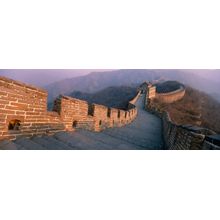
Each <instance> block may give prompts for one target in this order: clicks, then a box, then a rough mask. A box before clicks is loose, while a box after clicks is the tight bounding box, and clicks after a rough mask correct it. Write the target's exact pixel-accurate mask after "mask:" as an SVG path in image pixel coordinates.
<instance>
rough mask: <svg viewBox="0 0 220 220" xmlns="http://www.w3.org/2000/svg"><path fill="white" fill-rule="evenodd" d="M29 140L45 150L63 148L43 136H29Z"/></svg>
mask: <svg viewBox="0 0 220 220" xmlns="http://www.w3.org/2000/svg"><path fill="white" fill-rule="evenodd" d="M31 141H33V142H34V143H36V144H38V145H40V146H42V147H44V148H45V149H47V150H63V148H62V147H61V146H60V145H59V146H57V145H56V144H55V142H54V141H51V140H50V139H47V138H45V137H44V136H42V137H37V136H36V137H33V138H31Z"/></svg>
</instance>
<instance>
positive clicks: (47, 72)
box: [0, 69, 110, 86]
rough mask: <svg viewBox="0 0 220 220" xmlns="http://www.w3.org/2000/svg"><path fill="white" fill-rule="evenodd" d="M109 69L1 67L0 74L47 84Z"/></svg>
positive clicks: (33, 82)
mask: <svg viewBox="0 0 220 220" xmlns="http://www.w3.org/2000/svg"><path fill="white" fill-rule="evenodd" d="M108 70H110V69H73V70H67V69H54V70H52V69H37V70H36V69H35V70H34V69H33V70H31V69H0V76H6V77H9V78H11V79H15V80H19V81H22V82H26V83H30V84H33V85H37V86H45V85H48V84H50V83H52V82H56V81H59V80H62V79H66V78H72V77H76V76H80V75H85V74H88V73H90V72H97V71H108Z"/></svg>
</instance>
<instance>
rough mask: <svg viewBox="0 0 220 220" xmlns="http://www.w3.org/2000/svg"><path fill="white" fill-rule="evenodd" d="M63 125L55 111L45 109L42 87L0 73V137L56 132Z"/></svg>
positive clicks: (9, 137) (45, 94) (45, 97)
mask: <svg viewBox="0 0 220 220" xmlns="http://www.w3.org/2000/svg"><path fill="white" fill-rule="evenodd" d="M15 122H16V123H15ZM12 125H16V126H12ZM63 128H64V127H63V125H62V122H61V120H60V117H59V115H58V114H56V113H49V112H47V92H46V91H44V90H42V89H39V88H36V87H33V86H29V85H26V84H23V83H20V82H17V81H14V80H10V79H7V78H5V77H0V139H5V138H8V139H15V138H16V137H18V136H21V135H25V136H32V135H34V134H44V133H50V132H56V131H60V130H63Z"/></svg>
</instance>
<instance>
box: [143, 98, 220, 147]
mask: <svg viewBox="0 0 220 220" xmlns="http://www.w3.org/2000/svg"><path fill="white" fill-rule="evenodd" d="M145 108H146V110H147V111H149V112H151V113H153V114H155V115H156V116H158V117H160V118H161V120H162V127H163V139H164V143H165V149H168V150H220V135H217V134H216V133H215V132H214V131H212V130H209V129H206V128H202V127H197V126H192V125H177V124H175V123H174V122H173V121H172V119H171V117H170V115H169V113H168V112H166V111H162V112H161V111H160V110H159V109H156V108H154V107H152V106H151V105H150V99H147V98H146V104H145Z"/></svg>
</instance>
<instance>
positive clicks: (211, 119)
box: [152, 87, 220, 133]
mask: <svg viewBox="0 0 220 220" xmlns="http://www.w3.org/2000/svg"><path fill="white" fill-rule="evenodd" d="M152 105H153V106H154V107H156V108H158V109H160V110H161V111H162V110H165V111H168V112H169V114H170V117H171V119H172V121H174V122H175V123H176V124H179V125H181V124H185V125H186V124H190V125H198V126H201V127H205V128H209V129H211V130H214V131H215V132H217V133H220V112H219V109H220V103H219V102H217V101H216V100H215V99H214V98H212V97H211V96H210V95H208V94H206V93H204V92H201V91H198V90H196V89H193V88H191V87H186V93H185V96H184V97H183V99H182V100H179V101H176V102H174V103H171V104H165V103H161V102H159V101H158V100H154V101H153V102H152Z"/></svg>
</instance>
